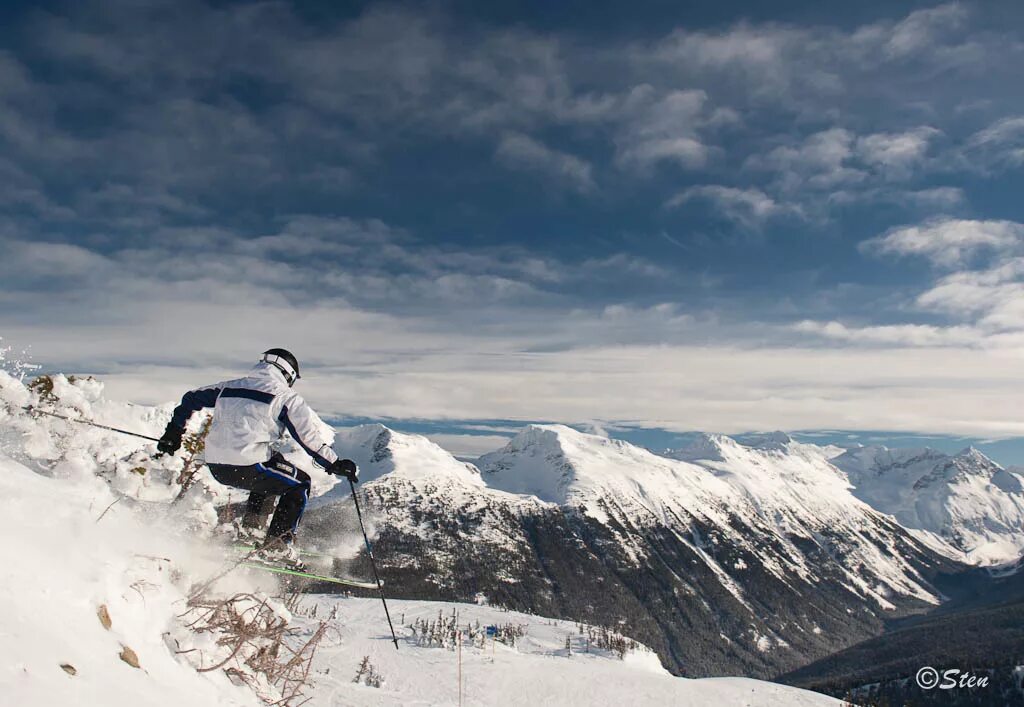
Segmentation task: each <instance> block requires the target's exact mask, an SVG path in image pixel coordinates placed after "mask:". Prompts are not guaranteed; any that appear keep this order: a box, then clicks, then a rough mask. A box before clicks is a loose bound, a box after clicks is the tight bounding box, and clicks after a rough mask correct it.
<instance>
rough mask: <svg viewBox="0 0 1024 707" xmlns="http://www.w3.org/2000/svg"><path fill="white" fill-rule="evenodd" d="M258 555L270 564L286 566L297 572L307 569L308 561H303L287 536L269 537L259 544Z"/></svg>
mask: <svg viewBox="0 0 1024 707" xmlns="http://www.w3.org/2000/svg"><path fill="white" fill-rule="evenodd" d="M256 557H258V558H259V559H260V560H261V561H262V562H266V563H267V564H270V565H277V566H281V567H286V568H288V569H291V570H295V571H297V572H305V571H306V563H304V562H303V561H302V557H301V556H300V555H299V551H298V550H297V549H295V545H294V544H293V543H292V542H291V540H290V539H287V538H268V539H267V540H265V541H264V542H263V543H261V544H259V545H257V548H256Z"/></svg>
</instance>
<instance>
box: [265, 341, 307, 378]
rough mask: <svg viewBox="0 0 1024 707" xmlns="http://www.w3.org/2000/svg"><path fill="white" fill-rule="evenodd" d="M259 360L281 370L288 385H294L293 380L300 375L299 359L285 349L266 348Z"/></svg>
mask: <svg viewBox="0 0 1024 707" xmlns="http://www.w3.org/2000/svg"><path fill="white" fill-rule="evenodd" d="M260 360H261V361H263V362H264V363H269V364H270V365H271V366H274V367H275V368H277V369H278V370H279V371H281V373H283V374H284V379H285V380H286V381H288V385H289V386H292V385H295V381H297V380H298V379H299V378H301V377H302V376H300V375H299V360H298V359H297V358H295V356H294V355H292V352H291V351H288V350H287V349H267V350H266V351H264V352H263V358H261V359H260Z"/></svg>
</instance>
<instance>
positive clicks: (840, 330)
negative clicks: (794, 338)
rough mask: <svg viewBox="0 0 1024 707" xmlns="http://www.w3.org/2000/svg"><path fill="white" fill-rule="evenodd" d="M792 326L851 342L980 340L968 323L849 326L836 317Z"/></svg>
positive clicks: (962, 343) (967, 342) (971, 342)
mask: <svg viewBox="0 0 1024 707" xmlns="http://www.w3.org/2000/svg"><path fill="white" fill-rule="evenodd" d="M793 328H794V330H796V331H799V332H803V333H808V334H816V335H818V336H822V337H825V338H826V339H831V340H833V341H843V342H849V343H852V344H872V345H874V344H883V345H891V346H927V347H931V346H958V347H971V346H978V345H980V344H982V343H983V342H984V335H983V333H982V332H980V331H979V330H978V329H976V328H974V327H969V326H952V327H951V326H934V325H929V324H888V325H873V326H854V327H851V326H848V325H846V324H843V323H842V322H837V321H830V322H817V321H811V320H806V321H802V322H799V323H797V324H795V325H794V326H793Z"/></svg>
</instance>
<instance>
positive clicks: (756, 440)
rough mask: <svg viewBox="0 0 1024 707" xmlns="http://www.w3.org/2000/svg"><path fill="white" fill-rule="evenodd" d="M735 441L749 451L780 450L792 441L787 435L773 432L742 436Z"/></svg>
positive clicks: (777, 431)
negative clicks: (749, 449)
mask: <svg viewBox="0 0 1024 707" xmlns="http://www.w3.org/2000/svg"><path fill="white" fill-rule="evenodd" d="M737 441H738V442H739V443H740V444H742V445H743V446H744V447H750V448H751V449H780V448H782V447H785V446H786V445H787V444H789V443H790V442H793V441H794V440H793V438H792V437H790V436H789V434H787V433H785V432H782V431H780V430H775V431H774V432H755V433H753V434H747V435H743V436H741V437H738V438H737Z"/></svg>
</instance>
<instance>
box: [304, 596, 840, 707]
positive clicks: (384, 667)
mask: <svg viewBox="0 0 1024 707" xmlns="http://www.w3.org/2000/svg"><path fill="white" fill-rule="evenodd" d="M310 601H311V602H312V603H315V604H317V614H318V615H319V616H326V615H329V614H330V611H331V609H332V608H334V607H336V608H337V615H338V617H339V618H338V620H337V631H336V632H332V633H331V634H330V635H329V637H328V639H327V641H326V642H325V643H324V644H322V645H321V648H320V649H319V651H318V654H317V656H316V659H315V661H314V663H315V666H316V670H317V672H318V673H319V674H318V676H317V682H318V687H317V691H316V694H315V695H314V699H313V701H312V703H311V704H313V705H317V706H318V707H342V706H348V705H352V706H355V705H360V706H362V705H380V706H384V705H388V706H391V705H404V706H410V705H416V706H417V707H426V706H427V705H458V704H459V680H458V672H459V666H458V659H459V654H458V652H457V651H456V650H455V649H454V648H441V647H439V646H437V645H436V644H435V645H434V646H433V647H426V646H420V645H417V642H416V641H415V639H413V638H412V636H411V634H412V631H411V630H410V629H409V628H408V626H405V627H403V628H402V630H401V632H400V639H399V645H400V649H399V650H397V651H396V650H395V648H394V646H393V645H392V643H391V640H390V635H389V634H388V630H387V624H386V622H385V620H384V615H383V611H382V609H381V605H380V601H379V600H374V599H357V598H344V597H321V598H316V599H311V600H310ZM389 607H390V608H391V613H392V616H393V617H394V618H395V620H396V622H400V621H401V619H403V618H404V622H405V624H406V625H408V624H412V623H413V622H415V620H416V619H424V620H427V621H430V620H435V619H437V617H438V612H441V613H442V614H443V615H444V616H446V617H448V616H450V615H451V613H452V611H453V609H454V610H455V611H457V612H458V617H459V624H460V625H462V626H465V625H466V624H475V623H476V622H479V623H480V624H481V625H483V626H487V625H505V624H518V625H523V626H525V627H526V633H525V635H524V636H523V637H522V638H520V639H519V640H518V641H517V642H516V646H515V647H514V648H512V647H509V646H507V645H505V644H503V643H500V642H492V641H491V640H490V639H488V640H487V641H486V643H485V647H484V648H479V647H470V645H469V642H468V641H464V642H463V649H462V652H461V658H462V679H463V682H462V704H464V705H560V706H565V707H574V706H578V707H584V706H588V707H590V706H594V705H602V706H603V705H608V706H609V707H611V706H613V705H614V706H616V707H617V706H619V705H627V704H633V705H680V706H685V705H693V706H694V707H704V706H706V705H737V706H748V707H769V706H775V707H783V706H785V707H789V706H795V707H799V706H802V705H831V704H841V703H840V702H839V701H837V700H833V699H831V698H829V697H825V696H824V695H820V694H817V693H813V692H807V691H803V690H797V689H795V688H791V687H786V686H783V685H776V684H773V683H768V682H763V681H759V680H747V679H744V678H705V679H700V680H687V679H684V678H677V677H674V676H672V675H670V674H669V673H668V672H667V671H665V670H664V669H663V668H662V667H661V664H660V663H659V661H658V658H657V656H656V655H655V654H654V653H653V652H650V651H648V650H646V649H640V650H638V651H634V652H630V653H627V654H626V656H625V659H624V660H619V658H618V657H617V656H615V655H614V654H612V653H610V652H608V651H603V650H597V649H592V651H593V652H591V653H589V654H588V653H586V652H584V650H585V648H584V646H585V639H583V638H581V637H580V636H579V635H578V629H577V625H576V624H575V623H574V622H571V621H556V620H552V619H545V618H541V617H537V616H531V615H528V614H521V613H518V612H507V611H502V610H500V609H496V608H492V607H488V606H476V605H472V604H450V603H441V602H421V601H391V602H389ZM307 621H308V619H307ZM567 636H571V637H572V639H573V654H572V655H571V656H568V655H567V653H566V649H565V642H566V637H567ZM365 656H368V657H369V659H370V663H371V664H372V665H373V666H374V668H375V669H376V670H377V672H378V673H379V674H380V675H381V676H382V677H383V678H384V683H383V685H382V686H381V687H380V688H374V687H370V686H367V685H355V684H353V683H352V679H353V677H354V676H355V674H356V671H357V668H358V666H359V664H360V662H361V661H362V659H363V657H365ZM325 671H329V672H326V674H324V673H325Z"/></svg>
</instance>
